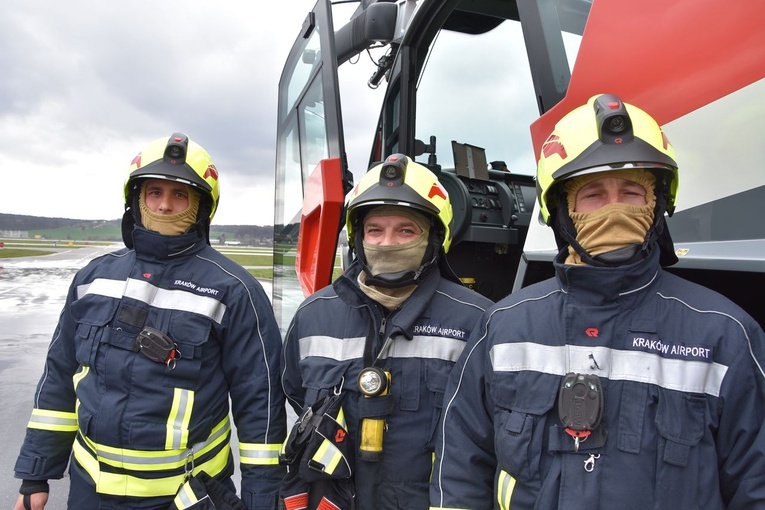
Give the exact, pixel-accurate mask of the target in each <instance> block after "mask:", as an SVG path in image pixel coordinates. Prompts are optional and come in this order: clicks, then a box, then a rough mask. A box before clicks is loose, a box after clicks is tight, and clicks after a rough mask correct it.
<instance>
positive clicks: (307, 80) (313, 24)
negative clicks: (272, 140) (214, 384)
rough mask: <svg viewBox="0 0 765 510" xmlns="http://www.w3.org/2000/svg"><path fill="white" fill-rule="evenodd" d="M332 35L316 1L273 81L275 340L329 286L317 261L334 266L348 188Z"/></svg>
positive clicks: (327, 12)
mask: <svg viewBox="0 0 765 510" xmlns="http://www.w3.org/2000/svg"><path fill="white" fill-rule="evenodd" d="M333 34H334V31H333V27H332V15H331V7H330V2H329V0H319V1H318V2H317V3H316V5H315V7H314V8H313V10H312V11H311V12H309V13H308V15H307V16H306V19H305V21H304V22H303V26H302V28H301V30H300V33H299V34H298V37H297V39H296V41H295V43H294V45H293V47H292V49H291V51H290V53H289V57H288V59H287V62H286V64H285V67H284V70H283V71H282V76H281V78H280V80H279V94H278V98H279V99H278V113H277V133H276V137H277V140H276V147H277V150H276V173H275V176H276V180H275V203H274V252H273V253H274V261H273V265H274V280H273V294H272V301H273V306H274V312H275V314H276V319H277V322H278V323H279V328H280V329H281V331H282V333H284V332H285V331H286V329H287V326H288V325H289V321H290V319H291V318H292V316H293V315H294V312H295V310H296V309H297V307H298V305H299V304H300V303H301V302H302V300H303V298H304V297H305V295H306V294H307V293H308V292H310V291H313V290H316V288H317V287H320V286H322V285H325V284H328V283H329V279H330V277H331V268H332V265H333V264H330V265H329V269H327V265H326V263H322V262H324V261H323V260H322V259H321V257H324V258H327V257H331V260H334V253H335V251H336V247H337V237H338V230H339V226H340V220H339V218H340V216H341V214H342V202H343V197H344V188H345V186H347V185H348V183H346V184H345V185H344V184H343V182H342V181H343V178H344V176H346V175H347V171H346V170H345V169H346V168H347V163H346V161H345V150H344V147H343V132H342V125H341V118H342V117H341V112H340V101H339V92H338V80H337V63H336V57H335V49H334V37H333ZM346 179H347V180H348V181H351V180H352V178H347V177H346ZM304 195H305V196H306V201H307V203H306V207H304V204H303V197H304ZM306 218H307V219H306ZM301 220H303V221H301ZM301 223H303V224H304V227H303V231H301ZM328 232H331V235H330V234H328ZM301 246H302V247H303V248H304V249H301ZM296 262H298V263H300V264H301V267H303V268H304V271H301V272H303V273H304V274H303V275H302V277H301V278H299V274H298V272H297V271H296ZM327 272H329V274H327ZM301 284H302V287H301ZM303 287H306V289H307V290H306V291H305V292H304V290H303Z"/></svg>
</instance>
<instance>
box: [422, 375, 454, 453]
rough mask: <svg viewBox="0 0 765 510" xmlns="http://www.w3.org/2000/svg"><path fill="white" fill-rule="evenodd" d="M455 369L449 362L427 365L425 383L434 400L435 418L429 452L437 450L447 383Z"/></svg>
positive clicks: (427, 445)
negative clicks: (436, 445)
mask: <svg viewBox="0 0 765 510" xmlns="http://www.w3.org/2000/svg"><path fill="white" fill-rule="evenodd" d="M453 367H454V363H452V362H448V361H440V362H439V361H428V362H426V364H425V383H426V384H427V386H428V390H429V391H430V393H431V398H432V399H433V406H432V409H433V417H432V420H431V425H430V434H429V438H428V442H427V444H426V449H427V450H428V451H429V452H432V451H434V450H435V440H436V435H437V433H438V424H439V423H440V422H441V414H442V412H443V405H444V392H445V391H446V381H447V380H448V379H449V373H450V372H451V370H452V368H453Z"/></svg>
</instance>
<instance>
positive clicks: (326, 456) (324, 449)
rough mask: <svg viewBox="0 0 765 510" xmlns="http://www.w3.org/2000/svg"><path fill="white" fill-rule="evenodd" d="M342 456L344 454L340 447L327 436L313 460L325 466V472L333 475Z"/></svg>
mask: <svg viewBox="0 0 765 510" xmlns="http://www.w3.org/2000/svg"><path fill="white" fill-rule="evenodd" d="M342 458H343V454H342V452H340V449H339V448H338V447H337V446H335V445H334V444H333V443H332V441H330V440H329V439H327V438H326V437H325V438H324V440H323V441H322V442H321V446H319V449H318V450H316V453H315V454H314V456H313V459H312V460H314V461H316V462H318V463H319V464H321V465H322V466H324V473H326V474H328V475H331V474H332V473H334V472H335V469H336V468H337V465H338V464H339V463H340V460H342Z"/></svg>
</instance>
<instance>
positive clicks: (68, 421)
mask: <svg viewBox="0 0 765 510" xmlns="http://www.w3.org/2000/svg"><path fill="white" fill-rule="evenodd" d="M27 427H28V428H30V429H40V430H52V431H55V432H77V414H76V413H67V412H63V411H51V410H49V409H32V416H31V417H30V418H29V423H28V424H27Z"/></svg>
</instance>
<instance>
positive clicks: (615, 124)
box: [607, 115, 627, 133]
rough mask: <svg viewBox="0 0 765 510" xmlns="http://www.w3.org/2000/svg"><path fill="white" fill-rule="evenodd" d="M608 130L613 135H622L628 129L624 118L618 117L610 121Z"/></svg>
mask: <svg viewBox="0 0 765 510" xmlns="http://www.w3.org/2000/svg"><path fill="white" fill-rule="evenodd" d="M607 122H608V130H609V131H610V132H612V133H621V132H622V131H624V130H625V129H627V123H626V122H625V121H624V117H623V116H621V115H616V116H615V117H611V118H610V119H608V121H607Z"/></svg>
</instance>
